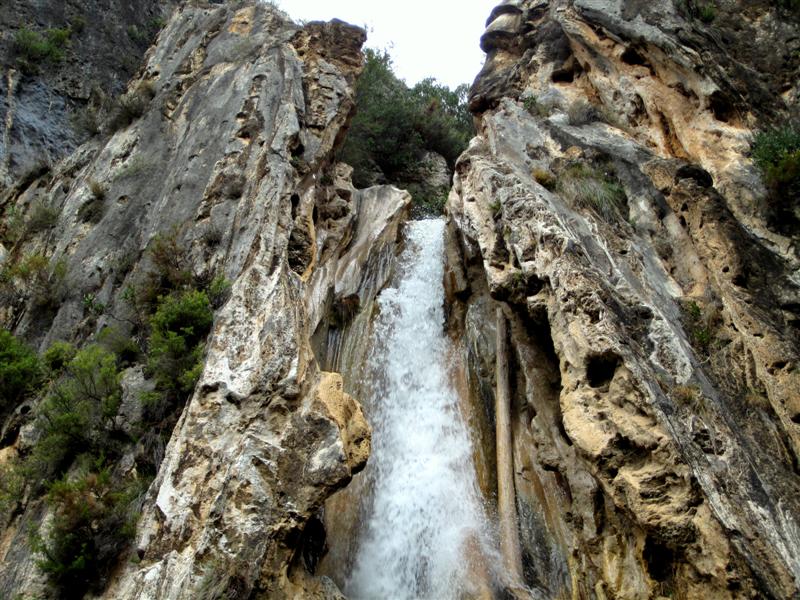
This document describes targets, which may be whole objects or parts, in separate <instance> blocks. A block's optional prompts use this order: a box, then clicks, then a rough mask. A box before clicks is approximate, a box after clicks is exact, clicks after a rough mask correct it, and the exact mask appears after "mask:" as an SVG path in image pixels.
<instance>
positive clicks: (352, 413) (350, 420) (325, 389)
mask: <svg viewBox="0 0 800 600" xmlns="http://www.w3.org/2000/svg"><path fill="white" fill-rule="evenodd" d="M316 396H317V400H318V401H319V402H320V403H321V404H323V405H324V406H325V408H326V409H327V411H328V415H329V416H330V418H331V419H333V421H334V422H335V423H336V425H337V426H338V427H339V434H340V435H341V438H342V445H343V447H344V453H345V455H346V456H347V466H348V467H349V468H350V472H351V473H353V474H355V473H358V472H359V471H360V470H361V469H363V468H364V466H365V465H366V464H367V459H368V458H369V449H370V436H371V428H370V426H369V424H368V423H367V420H366V419H365V418H364V413H363V411H362V410H361V406H360V405H359V404H358V402H356V401H355V400H353V399H352V398H351V397H350V396H348V395H347V394H345V393H344V389H343V382H342V376H341V375H339V374H338V373H321V380H320V383H319V386H318V387H317V392H316Z"/></svg>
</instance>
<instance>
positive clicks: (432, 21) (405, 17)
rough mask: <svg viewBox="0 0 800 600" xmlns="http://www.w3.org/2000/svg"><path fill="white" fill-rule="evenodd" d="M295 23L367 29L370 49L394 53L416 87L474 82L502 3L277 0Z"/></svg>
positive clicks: (497, 0) (400, 69) (487, 0)
mask: <svg viewBox="0 0 800 600" xmlns="http://www.w3.org/2000/svg"><path fill="white" fill-rule="evenodd" d="M276 4H278V6H279V7H280V8H281V9H283V10H284V11H286V12H287V13H289V15H290V16H292V17H293V18H294V19H295V20H297V19H302V20H305V21H313V20H326V21H327V20H329V19H332V18H334V17H336V18H339V19H342V20H343V21H348V22H350V23H353V24H355V25H361V26H366V28H367V35H368V36H369V37H368V40H367V45H368V46H369V47H371V48H378V49H383V48H386V49H388V50H389V53H390V54H391V56H392V59H393V61H394V67H395V73H397V75H398V76H399V77H400V78H401V79H405V81H406V84H408V85H413V84H415V83H416V82H417V81H419V80H420V79H424V78H425V77H435V78H436V79H438V80H439V81H440V82H442V83H446V84H447V85H448V86H450V87H451V88H452V87H455V86H457V85H459V84H461V83H472V80H473V79H475V76H476V75H477V74H478V71H480V69H481V66H482V65H483V59H484V54H483V52H481V49H480V46H479V42H480V37H481V34H482V33H483V30H484V25H485V24H486V19H487V17H488V16H489V13H490V12H491V10H492V8H494V7H495V6H496V5H498V4H500V0H399V1H398V0H393V1H391V2H387V1H386V0H277V2H276Z"/></svg>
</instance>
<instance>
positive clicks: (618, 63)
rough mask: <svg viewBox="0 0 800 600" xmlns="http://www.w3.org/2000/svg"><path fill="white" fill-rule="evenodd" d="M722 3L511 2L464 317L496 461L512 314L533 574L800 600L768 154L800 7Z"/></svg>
mask: <svg viewBox="0 0 800 600" xmlns="http://www.w3.org/2000/svg"><path fill="white" fill-rule="evenodd" d="M709 10H711V9H709ZM714 10H716V11H717V12H716V13H712V14H710V16H709V14H707V13H706V14H705V15H704V16H705V19H701V18H699V16H698V12H697V11H698V7H697V6H695V5H694V3H678V2H663V3H657V4H654V3H643V2H633V1H621V2H620V1H606V0H575V1H574V2H557V1H554V2H540V1H536V0H509V1H507V2H504V3H502V4H501V5H500V6H498V7H497V8H496V9H495V10H494V11H493V12H492V14H491V16H490V18H489V21H488V24H487V29H486V33H485V34H484V36H483V38H482V40H481V41H482V45H483V48H484V50H485V51H486V52H487V61H486V64H485V67H484V69H483V71H482V72H481V73H480V75H479V76H478V78H477V79H476V81H475V83H474V85H473V88H472V92H471V108H472V110H473V112H474V114H475V116H476V119H477V121H478V127H479V135H478V136H477V137H476V138H475V139H474V140H473V141H472V143H471V144H470V147H469V149H468V150H467V151H466V152H465V153H464V154H463V156H462V157H461V158H460V160H459V162H458V165H457V168H456V177H455V182H454V186H453V190H452V191H451V194H450V198H449V201H448V214H449V239H450V242H449V244H450V251H449V261H448V263H449V264H448V274H447V285H448V289H449V295H450V299H451V302H452V304H451V306H450V317H449V326H450V328H451V331H452V332H453V335H454V336H455V337H456V338H457V339H459V340H460V341H461V344H462V352H463V354H464V356H465V357H466V362H467V365H468V367H467V371H468V376H469V380H470V387H471V390H472V396H473V398H474V402H475V403H476V404H477V405H478V406H482V407H484V408H485V410H484V414H485V415H486V417H485V420H486V424H484V425H483V426H481V427H478V431H479V432H481V433H482V439H483V440H484V442H483V443H484V447H485V448H487V450H486V451H485V452H484V453H483V455H486V456H489V455H492V451H491V448H492V447H493V445H494V443H495V442H494V433H493V425H492V422H493V415H492V409H491V406H492V402H493V393H494V392H493V386H494V381H493V365H494V357H495V355H496V348H495V342H494V338H495V329H496V325H495V318H494V307H495V306H497V305H499V306H500V307H502V309H503V317H502V320H503V321H505V320H507V321H508V324H509V330H510V332H509V341H510V346H511V350H510V354H511V356H510V357H509V370H510V372H511V383H510V387H511V390H512V400H511V402H512V408H511V410H512V413H513V415H514V419H513V422H512V424H511V428H512V432H513V446H514V449H513V461H514V482H513V483H514V487H515V489H516V507H517V510H518V513H519V517H520V536H521V544H522V551H523V560H524V569H525V577H526V579H527V582H528V583H529V584H531V585H534V586H538V587H539V588H541V589H542V590H544V591H546V593H547V594H548V596H549V597H558V598H573V597H582V598H583V597H585V598H589V597H597V598H652V597H680V598H699V597H713V598H723V597H736V598H738V597H774V598H790V597H796V596H797V594H798V588H799V586H800V563H798V562H797V556H798V555H800V536H798V531H800V529H798V518H799V515H800V506H798V498H800V477H798V469H797V464H798V462H797V460H798V451H799V450H800V447H799V446H798V442H800V424H799V422H800V372H798V351H799V350H800V347H799V346H798V339H800V338H798V329H797V327H798V319H799V318H800V312H799V311H798V309H797V308H798V306H800V303H798V298H800V295H799V294H800V287H798V284H800V282H799V281H798V279H797V273H798V267H800V256H798V246H797V239H798V238H797V229H796V228H793V226H791V219H788V218H786V217H785V216H784V217H781V218H780V219H776V218H775V215H774V213H771V212H770V208H769V206H768V205H767V203H765V201H764V197H765V195H766V192H765V189H764V187H763V185H762V183H761V182H760V177H759V174H758V171H757V170H756V169H755V167H754V166H753V163H752V161H751V159H750V158H749V156H748V154H749V147H750V142H751V140H752V131H753V129H755V128H757V127H759V126H765V125H767V124H769V123H770V122H773V121H776V120H777V121H780V120H785V119H788V118H791V117H792V115H794V116H795V117H796V115H797V110H798V106H797V101H796V100H797V93H798V90H797V81H798V78H797V74H798V64H799V62H798V55H797V16H796V14H794V13H788V12H786V11H784V10H782V9H780V8H776V7H775V6H771V5H768V4H766V3H746V6H745V3H741V2H733V3H727V4H725V6H722V7H718V8H716V9H714ZM711 19H713V21H712V22H710V23H709V22H708V21H709V20H711ZM767 40H769V41H767ZM760 45H761V46H765V45H769V47H770V48H771V50H770V51H769V52H759V51H756V50H755V49H756V48H757V47H759V46H760ZM773 49H774V51H773ZM785 201H786V203H787V204H788V205H791V204H792V203H793V202H794V203H795V205H796V202H797V199H792V198H785ZM500 325H501V326H503V327H504V326H505V324H504V323H500ZM487 463H488V464H487V465H486V467H485V468H486V471H487V472H488V473H489V476H488V478H487V479H488V480H489V483H488V484H487V489H488V490H492V489H494V487H495V486H496V483H493V482H492V478H493V477H495V476H494V475H493V474H494V473H496V472H501V469H498V468H497V467H496V465H493V464H491V461H487Z"/></svg>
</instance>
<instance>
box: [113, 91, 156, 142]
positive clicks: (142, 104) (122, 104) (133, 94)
mask: <svg viewBox="0 0 800 600" xmlns="http://www.w3.org/2000/svg"><path fill="white" fill-rule="evenodd" d="M154 97H155V88H154V87H153V84H152V83H150V82H140V83H139V84H138V85H137V86H136V87H135V88H134V89H132V90H131V91H129V92H126V93H124V94H122V95H121V96H119V97H118V98H117V99H116V100H115V101H114V103H113V105H112V107H111V110H110V116H109V119H108V123H107V125H108V129H109V130H110V131H118V130H120V129H124V128H125V127H127V126H128V125H130V124H131V123H133V122H134V121H135V120H136V119H138V118H139V117H141V116H142V115H144V113H145V111H146V110H147V107H148V106H149V105H150V101H151V100H152V99H153V98H154Z"/></svg>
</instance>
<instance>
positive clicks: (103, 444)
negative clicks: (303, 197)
mask: <svg viewBox="0 0 800 600" xmlns="http://www.w3.org/2000/svg"><path fill="white" fill-rule="evenodd" d="M55 348H56V349H54V347H51V349H49V350H48V352H47V353H46V357H45V361H46V363H47V364H48V365H52V367H53V369H54V370H55V369H57V368H58V365H59V364H60V363H62V362H63V361H64V360H66V358H67V357H68V356H69V354H70V352H71V351H70V350H69V348H68V346H65V345H63V344H59V345H58V346H55ZM121 393H122V392H121V388H120V373H119V369H118V367H117V361H116V357H115V356H114V354H112V353H111V352H109V351H108V350H106V349H105V348H103V347H101V346H99V345H97V344H91V345H89V346H87V347H85V348H84V349H82V350H81V351H80V352H77V353H76V354H75V356H74V357H73V358H72V359H71V360H69V362H67V363H66V365H65V366H63V367H62V375H61V377H60V379H59V380H58V381H56V382H55V383H54V385H53V386H52V387H51V389H50V393H49V394H48V395H47V398H46V399H45V400H44V402H43V403H42V405H41V406H40V407H39V415H38V419H37V427H38V430H39V434H40V437H39V441H38V443H37V444H36V446H35V447H34V449H33V452H32V454H31V456H30V457H29V460H28V464H27V467H28V470H29V472H30V473H31V475H32V476H35V477H37V478H40V479H43V480H45V481H49V480H50V479H51V478H52V477H54V476H59V475H60V474H61V473H63V472H64V471H65V470H66V469H67V468H68V467H69V466H70V464H71V463H72V461H73V460H74V459H75V458H76V457H77V456H78V455H79V454H82V453H90V454H91V453H96V454H104V453H107V452H108V450H109V449H110V448H111V447H112V446H113V444H111V442H110V440H109V437H108V436H109V432H110V430H111V429H112V419H113V417H114V416H115V415H116V414H117V410H118V408H119V403H120V399H121Z"/></svg>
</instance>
